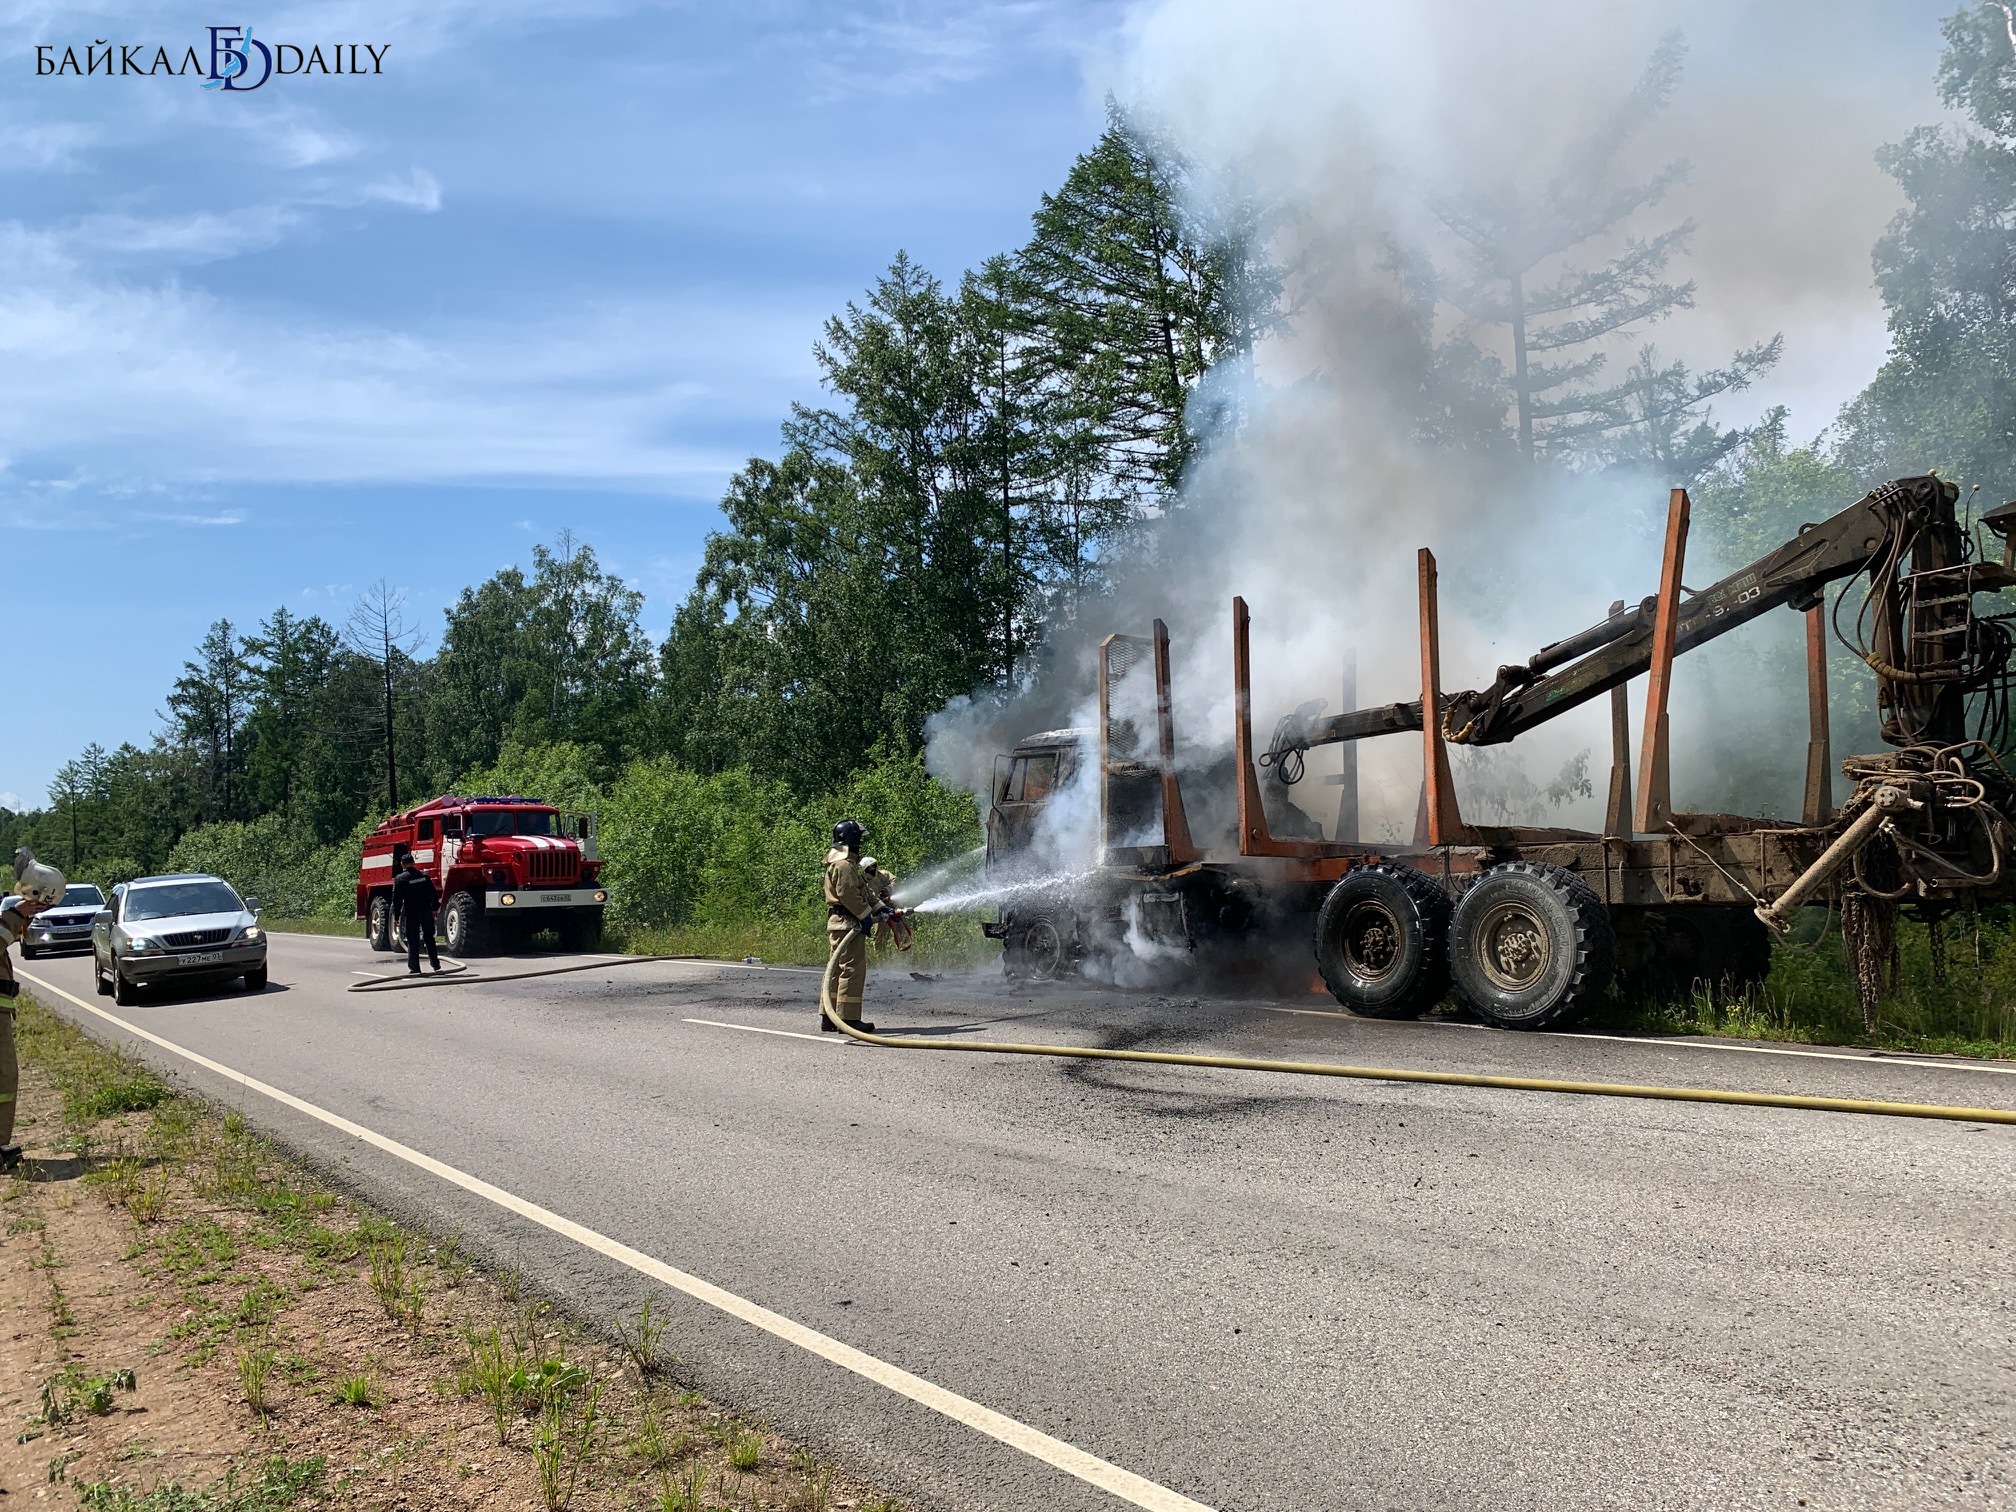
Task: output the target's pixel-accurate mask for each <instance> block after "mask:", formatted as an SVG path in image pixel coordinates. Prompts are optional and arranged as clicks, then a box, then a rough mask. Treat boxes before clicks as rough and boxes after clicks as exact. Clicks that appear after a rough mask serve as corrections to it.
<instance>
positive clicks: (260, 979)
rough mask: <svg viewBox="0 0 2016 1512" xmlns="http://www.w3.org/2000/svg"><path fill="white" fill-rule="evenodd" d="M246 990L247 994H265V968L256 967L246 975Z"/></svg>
mask: <svg viewBox="0 0 2016 1512" xmlns="http://www.w3.org/2000/svg"><path fill="white" fill-rule="evenodd" d="M245 990H246V991H247V992H264V991H265V990H266V968H265V967H264V966H256V967H254V968H253V969H252V970H250V971H248V972H246V973H245Z"/></svg>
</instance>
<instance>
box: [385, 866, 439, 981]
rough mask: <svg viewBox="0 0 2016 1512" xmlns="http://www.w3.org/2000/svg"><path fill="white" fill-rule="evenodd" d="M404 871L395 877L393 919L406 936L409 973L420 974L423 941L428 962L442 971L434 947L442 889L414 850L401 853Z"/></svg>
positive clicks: (393, 879)
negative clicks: (415, 858)
mask: <svg viewBox="0 0 2016 1512" xmlns="http://www.w3.org/2000/svg"><path fill="white" fill-rule="evenodd" d="M399 859H400V863H401V864H400V869H399V871H398V873H397V874H396V875H395V876H394V877H393V878H392V917H393V918H395V919H397V920H398V921H399V927H400V930H401V931H402V932H403V933H404V934H405V936H406V974H407V975H408V976H418V975H420V942H421V941H422V940H423V939H424V940H425V941H426V942H427V963H428V964H429V965H430V966H432V967H433V968H434V969H435V970H436V971H439V970H440V969H441V953H440V952H439V951H438V950H436V949H435V948H434V911H435V910H436V909H437V908H439V907H440V906H441V890H440V889H439V888H437V887H436V886H435V885H434V879H433V878H432V877H430V876H428V875H427V873H425V872H423V871H422V870H420V868H419V867H417V866H415V865H414V864H413V853H412V852H411V851H402V852H400V857H399Z"/></svg>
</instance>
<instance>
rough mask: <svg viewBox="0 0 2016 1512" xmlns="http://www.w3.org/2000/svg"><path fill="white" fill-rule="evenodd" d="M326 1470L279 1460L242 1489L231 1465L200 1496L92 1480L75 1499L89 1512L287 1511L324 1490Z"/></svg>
mask: <svg viewBox="0 0 2016 1512" xmlns="http://www.w3.org/2000/svg"><path fill="white" fill-rule="evenodd" d="M326 1465H327V1461H326V1460H324V1459H323V1457H322V1456H321V1455H319V1454H318V1455H315V1456H314V1457H312V1458H310V1459H304V1460H290V1459H288V1458H286V1457H285V1456H284V1455H281V1456H276V1457H274V1458H273V1459H269V1460H267V1461H266V1462H265V1463H264V1464H262V1465H261V1466H260V1467H259V1475H258V1478H257V1479H256V1480H250V1481H247V1482H245V1483H243V1484H241V1483H240V1481H239V1479H238V1469H239V1467H238V1466H236V1465H233V1466H232V1467H231V1468H230V1469H228V1470H226V1471H225V1472H224V1476H223V1479H221V1480H218V1481H215V1482H213V1483H212V1484H211V1485H209V1486H206V1487H205V1488H204V1489H203V1490H201V1491H190V1490H186V1489H184V1488H183V1487H182V1486H181V1485H179V1484H178V1483H176V1482H174V1481H169V1482H167V1483H165V1484H163V1485H159V1486H156V1487H155V1488H154V1489H153V1490H151V1491H146V1492H140V1491H135V1490H133V1489H132V1488H131V1487H130V1486H115V1485H114V1484H112V1483H111V1482H110V1481H94V1482H92V1483H91V1484H89V1485H80V1486H78V1487H77V1500H78V1502H79V1504H80V1505H81V1506H83V1508H84V1509H85V1512H283V1509H285V1508H287V1507H291V1506H293V1505H294V1503H295V1502H296V1501H298V1500H300V1499H301V1498H302V1497H303V1496H307V1495H309V1494H310V1493H312V1492H315V1491H318V1490H320V1489H321V1487H322V1479H323V1472H324V1469H325V1467H326Z"/></svg>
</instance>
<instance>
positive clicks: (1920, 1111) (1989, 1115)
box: [349, 936, 2016, 1125]
mask: <svg viewBox="0 0 2016 1512" xmlns="http://www.w3.org/2000/svg"><path fill="white" fill-rule="evenodd" d="M843 939H844V936H843ZM839 959H840V953H839V949H838V946H837V945H836V947H835V949H834V952H833V954H832V955H830V956H829V957H827V960H826V971H825V974H824V975H823V976H822V977H821V978H820V993H819V1010H820V1012H822V1013H823V1014H825V1015H826V1017H827V1018H828V1019H829V1020H830V1021H831V1022H832V1023H833V1024H834V1026H835V1027H836V1028H838V1029H839V1030H840V1032H841V1033H842V1034H844V1035H846V1036H847V1037H848V1038H849V1039H856V1040H859V1041H861V1043H862V1044H864V1045H879V1046H881V1047H883V1048H884V1049H890V1050H960V1051H967V1052H971V1053H975V1054H980V1055H1045V1056H1050V1057H1052V1058H1054V1059H1059V1060H1105V1061H1137V1062H1144V1063H1146V1064H1149V1065H1156V1066H1202V1067H1205V1068H1207V1069H1211V1070H1218V1071H1271V1072H1274V1073H1277V1074H1279V1075H1285V1076H1339V1077H1345V1078H1347V1079H1350V1080H1355V1081H1384V1082H1421V1083H1427V1084H1428V1085H1431V1086H1438V1087H1482V1088H1485V1089H1487V1090H1490V1091H1496V1092H1559V1093H1564V1094H1567V1095H1569V1096H1574V1097H1637V1098H1646V1099H1649V1100H1651V1101H1654V1102H1691V1103H1726V1104H1730V1105H1733V1106H1736V1107H1745V1108H1795V1109H1798V1110H1800V1111H1802V1112H1808V1113H1868V1114H1874V1115H1877V1116H1880V1117H1889V1118H1936V1119H1945V1120H1948V1121H1950V1122H1954V1123H1990V1124H2011V1125H2016V1111H2012V1110H2010V1109H2007V1108H1956V1107H1948V1106H1946V1105H1943V1104H1940V1103H1907V1102H1885V1101H1882V1100H1879V1099H1866V1098H1858V1097H1802V1096H1798V1095H1797V1094H1794V1093H1790V1092H1725V1091H1721V1090H1719V1089H1716V1088H1713V1087H1653V1086H1637V1085H1634V1084H1632V1083H1630V1082H1579V1081H1556V1080H1553V1079H1551V1078H1548V1077H1540V1076H1485V1075H1481V1074H1479V1073H1476V1072H1470V1071H1405V1070H1399V1069H1396V1068H1394V1067H1389V1066H1343V1065H1337V1064H1335V1063H1334V1062H1330V1061H1282V1060H1254V1059H1250V1058H1248V1057H1246V1056H1237V1055H1179V1054H1177V1053H1175V1052H1173V1051H1167V1050H1100V1049H1095V1048H1092V1047H1089V1046H1084V1045H1023V1044H1016V1043H1013V1042H1011V1041H994V1040H945V1039H922V1038H913V1037H910V1036H905V1035H895V1034H867V1033H864V1032H863V1031H862V1030H859V1029H856V1028H855V1027H854V1026H853V1025H852V1024H850V1023H848V1022H847V1021H846V1020H844V1019H842V1018H841V1017H840V1016H839V1015H838V1014H837V1013H835V1012H834V1011H833V1008H832V997H833V993H832V976H833V969H834V967H835V966H836V965H838V964H839ZM663 961H706V962H708V963H709V964H711V965H717V966H719V965H728V964H731V963H729V962H724V961H713V960H711V959H710V958H709V957H707V956H697V955H648V956H621V957H617V958H615V959H612V960H601V961H588V962H585V963H580V962H577V963H575V964H573V965H569V966H542V967H538V968H536V969H534V970H531V971H510V972H503V973H500V974H498V975H496V976H478V975H477V974H476V973H474V972H462V973H457V974H454V975H442V976H399V977H381V978H379V979H378V980H376V981H367V982H354V983H352V984H351V986H350V988H349V990H350V991H351V992H395V991H400V990H403V989H406V988H410V987H449V986H453V985H455V984H456V983H458V982H515V981H520V980H523V979H525V978H527V977H543V976H560V975H562V974H563V973H566V972H570V971H600V970H602V969H603V968H605V967H610V966H644V965H649V964H651V963H653V962H663ZM1653 1043H1656V1042H1653Z"/></svg>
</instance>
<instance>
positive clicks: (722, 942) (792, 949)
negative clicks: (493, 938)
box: [611, 914, 1001, 971]
mask: <svg viewBox="0 0 2016 1512" xmlns="http://www.w3.org/2000/svg"><path fill="white" fill-rule="evenodd" d="M910 922H911V927H912V930H913V931H914V935H915V938H914V942H913V944H912V947H911V949H910V950H909V951H908V952H907V953H905V952H903V951H899V950H896V949H895V948H893V947H890V946H882V945H877V946H875V947H874V948H873V949H872V950H871V952H870V954H869V969H870V970H871V971H876V970H882V971H889V970H897V971H944V970H957V969H959V968H961V967H965V966H980V965H986V964H988V963H990V962H994V961H998V960H999V958H1000V954H1001V947H1000V945H999V944H997V943H996V942H995V941H993V940H990V939H988V938H986V937H985V936H984V935H982V934H981V933H980V924H979V921H978V920H975V919H971V918H966V917H963V916H957V915H949V914H947V915H926V916H922V917H916V918H913V919H912V920H911V921H910ZM611 943H612V944H615V945H616V946H617V948H619V949H621V950H624V951H627V952H629V953H630V954H632V955H691V956H706V957H708V958H710V959H713V960H721V961H739V960H742V959H744V958H745V957H748V956H755V957H756V959H758V960H759V961H762V962H764V963H766V964H767V965H772V966H824V965H825V964H826V957H827V952H828V949H829V947H828V945H827V942H826V926H825V924H824V923H823V922H822V923H817V924H794V923H780V922H776V921H747V922H743V923H736V924H673V925H668V926H663V927H657V928H645V927H637V928H632V929H629V930H625V931H621V932H620V933H619V932H618V931H614V930H612V931H611Z"/></svg>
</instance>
